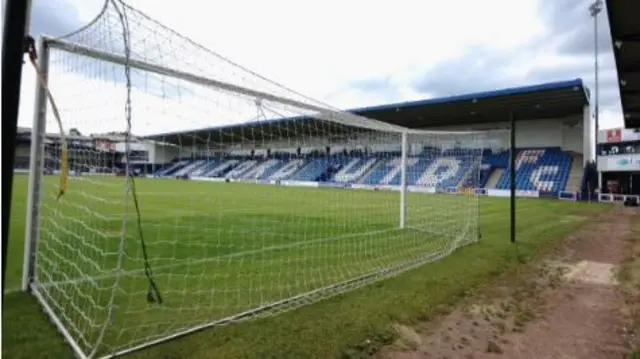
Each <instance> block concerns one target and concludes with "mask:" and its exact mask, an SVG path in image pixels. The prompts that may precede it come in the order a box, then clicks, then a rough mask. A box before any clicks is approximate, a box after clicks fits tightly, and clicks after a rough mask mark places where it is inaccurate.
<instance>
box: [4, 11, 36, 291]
mask: <svg viewBox="0 0 640 359" xmlns="http://www.w3.org/2000/svg"><path fill="white" fill-rule="evenodd" d="M30 9H31V1H30V0H7V1H6V2H5V8H4V27H3V36H2V77H3V79H2V103H3V104H4V106H3V109H2V152H3V154H4V156H3V157H4V158H5V159H4V160H3V164H2V171H3V173H2V182H3V184H2V224H3V225H2V298H3V302H4V288H5V275H6V272H7V248H8V246H9V224H10V223H11V197H12V196H11V195H12V190H13V166H14V163H15V155H16V136H17V133H18V110H19V108H20V86H21V84H22V62H23V58H24V56H23V54H24V40H25V35H26V33H27V29H28V26H29V11H30Z"/></svg>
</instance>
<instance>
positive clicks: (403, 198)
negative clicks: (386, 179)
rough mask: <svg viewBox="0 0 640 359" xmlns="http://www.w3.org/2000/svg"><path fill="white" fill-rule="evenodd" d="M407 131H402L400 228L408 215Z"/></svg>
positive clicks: (403, 226) (403, 225)
mask: <svg viewBox="0 0 640 359" xmlns="http://www.w3.org/2000/svg"><path fill="white" fill-rule="evenodd" d="M407 137H408V134H407V132H402V147H401V148H402V150H401V151H402V152H401V154H400V229H404V228H405V221H406V216H407V157H408V152H409V140H408V138H407Z"/></svg>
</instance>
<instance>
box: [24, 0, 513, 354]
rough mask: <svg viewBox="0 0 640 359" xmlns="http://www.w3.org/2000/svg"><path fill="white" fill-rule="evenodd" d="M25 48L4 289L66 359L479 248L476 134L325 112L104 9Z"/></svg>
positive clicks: (281, 306) (128, 14) (488, 144)
mask: <svg viewBox="0 0 640 359" xmlns="http://www.w3.org/2000/svg"><path fill="white" fill-rule="evenodd" d="M38 49H39V51H38V55H39V59H38V68H39V71H40V72H41V75H42V79H43V81H41V82H40V84H39V87H38V91H37V95H36V105H35V109H34V112H35V113H34V123H33V131H34V134H35V135H34V136H33V143H32V147H31V162H30V178H29V195H28V204H27V207H28V213H27V224H26V238H25V266H24V277H23V289H24V290H26V291H30V292H31V293H32V294H33V295H34V296H35V297H36V298H37V299H38V301H39V303H40V304H41V305H42V307H43V308H44V309H45V312H46V313H47V315H48V316H49V317H50V318H51V319H52V322H53V323H54V324H55V325H56V326H57V328H58V329H59V331H60V332H61V333H62V335H63V336H64V337H65V339H66V340H67V341H68V343H69V344H70V346H71V347H72V348H73V350H74V351H75V352H76V353H77V355H78V356H79V357H81V358H94V357H111V356H118V355H122V354H125V353H128V352H131V351H135V350H139V349H142V348H144V347H148V346H151V345H154V344H158V343H161V342H163V341H167V340H170V339H172V338H176V337H179V336H183V335H186V334H189V333H192V332H195V331H198V330H201V329H204V328H208V327H212V326H220V325H227V324H231V323H234V322H238V321H243V320H248V319H253V318H259V317H263V316H269V315H275V314H278V313H280V312H283V311H287V310H290V309H293V308H296V307H299V306H301V305H305V304H308V303H312V302H314V301H317V300H320V299H323V298H327V297H329V296H332V295H335V294H337V293H342V292H345V291H348V290H352V289H354V288H358V287H360V286H363V285H366V284H368V283H371V282H373V281H377V280H380V279H382V278H386V277H390V276H393V275H396V274H398V273H401V272H403V271H406V270H409V269H411V268H414V267H416V266H420V265H423V264H425V263H428V262H431V261H434V260H437V259H439V258H442V257H444V256H447V255H449V254H451V253H453V252H454V251H455V250H456V249H458V248H460V247H462V246H464V245H466V244H469V243H472V242H474V241H477V240H478V239H479V220H478V218H479V203H478V197H477V196H476V195H475V192H474V191H475V188H477V187H480V186H481V185H480V183H481V181H482V179H481V173H482V163H481V162H482V156H483V151H485V150H487V149H490V148H492V147H495V146H498V147H499V146H500V145H499V144H500V143H503V142H504V141H502V140H501V139H499V136H496V135H495V133H492V134H491V136H489V134H488V133H486V132H429V131H420V130H412V129H407V128H405V127H402V126H399V125H395V124H392V123H387V122H382V121H377V120H373V119H370V118H366V117H363V116H360V115H357V114H354V113H350V112H345V111H342V110H339V109H337V108H334V107H332V106H329V105H327V104H324V103H322V102H320V101H316V100H313V99H312V98H309V97H307V96H304V95H302V94H300V93H298V92H295V91H293V90H291V89H288V88H286V87H284V86H282V85H279V84H278V83H276V82H273V81H270V80H268V79H266V78H264V77H262V76H260V75H258V74H256V73H254V72H252V71H250V70H248V69H246V68H243V67H241V66H240V65H238V64H236V63H234V62H232V61H230V60H227V59H226V58H224V57H222V56H220V55H218V54H216V53H214V52H212V51H211V50H209V49H207V48H205V47H203V46H200V45H198V44H197V43H196V42H194V41H192V40H190V39H189V38H187V37H185V36H182V35H180V34H178V33H176V32H174V31H173V30H171V29H169V28H168V27H166V26H164V25H162V24H161V23H159V22H156V21H154V20H153V19H151V18H150V17H148V16H147V15H145V14H144V13H142V12H140V11H138V10H136V9H134V8H132V7H130V6H128V5H126V4H124V3H122V2H120V1H115V0H108V1H106V2H105V6H104V9H103V11H102V12H101V13H100V15H99V16H98V17H96V18H95V20H93V21H92V22H91V23H89V24H88V25H87V26H86V27H84V28H82V29H80V30H78V31H76V32H74V33H72V34H70V35H68V36H65V37H63V38H55V39H54V38H46V37H43V38H40V39H39V43H38ZM44 84H46V86H43V85H44ZM47 91H50V94H51V95H52V97H53V98H54V99H55V104H56V105H57V108H56V109H55V110H54V108H53V107H52V106H51V104H50V103H49V102H48V101H47ZM58 115H59V116H58ZM58 119H59V120H61V121H60V122H61V123H59V121H58ZM70 129H75V130H76V131H74V133H73V134H71V133H69V130H70ZM60 131H62V132H60ZM80 133H82V135H81V134H80ZM494 145H495V146H494ZM67 173H68V175H67Z"/></svg>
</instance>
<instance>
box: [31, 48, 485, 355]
mask: <svg viewBox="0 0 640 359" xmlns="http://www.w3.org/2000/svg"><path fill="white" fill-rule="evenodd" d="M37 43H38V45H37V48H38V54H39V59H38V64H39V69H40V71H41V74H42V76H43V78H44V79H45V81H46V80H47V79H48V77H49V68H50V66H49V59H50V51H51V50H52V49H55V50H62V51H66V52H69V53H75V54H77V55H79V56H86V57H90V58H93V59H97V60H101V61H107V62H111V63H115V64H118V65H122V66H130V67H131V68H135V69H138V70H142V71H147V72H150V73H154V74H158V75H163V76H170V77H175V78H179V79H182V80H185V81H189V82H192V83H195V84H199V85H203V86H208V87H216V88H220V89H224V90H227V91H230V92H234V93H238V94H244V95H248V96H253V97H256V98H264V99H267V100H272V101H275V102H279V103H283V104H286V105H290V106H295V107H298V108H301V109H304V110H308V111H312V112H313V113H316V114H318V115H319V116H324V117H325V118H337V115H338V114H339V113H340V112H341V111H339V110H337V109H336V110H334V109H332V108H330V109H328V108H323V107H318V106H314V105H312V104H309V103H303V102H299V101H296V100H293V99H287V98H283V97H280V96H275V95H272V94H269V93H264V92H261V91H256V90H253V89H249V88H245V87H241V86H238V85H234V84H229V83H225V82H222V81H218V80H213V79H208V78H204V77H200V76H197V75H194V74H191V73H187V72H181V71H177V70H174V69H170V68H166V67H162V66H158V65H154V64H150V63H146V62H143V61H139V60H135V59H129V58H125V57H124V56H119V55H115V54H112V53H107V52H103V51H100V50H96V49H92V48H89V47H86V46H82V45H78V44H74V43H71V42H68V41H66V40H63V39H56V38H52V37H47V36H42V37H40V38H39V39H38V40H37ZM46 118H47V90H46V88H45V87H44V86H43V84H42V83H40V82H38V83H37V84H36V94H35V101H34V113H33V127H32V133H31V148H30V163H29V179H28V194H27V209H26V223H25V227H26V229H25V238H24V262H23V273H22V290H23V291H25V292H30V293H32V294H33V295H34V296H35V298H36V299H37V301H38V302H39V304H40V305H41V306H42V308H43V309H44V311H45V313H46V314H47V316H48V317H49V318H50V319H51V321H52V322H53V324H54V325H55V326H56V328H57V329H58V330H59V331H60V333H61V334H62V336H63V337H64V339H65V340H66V341H67V343H68V344H69V345H70V347H71V348H72V350H73V351H74V352H75V353H76V355H77V356H78V357H80V358H92V357H93V356H94V354H95V353H87V352H85V351H84V350H83V349H82V347H81V346H80V345H79V343H78V342H77V341H76V340H75V339H74V337H73V335H71V333H70V332H69V331H68V330H67V329H66V328H65V325H64V324H63V322H62V321H61V320H60V318H59V317H58V316H57V314H56V313H55V311H54V310H53V308H52V307H50V305H49V304H48V303H47V300H46V299H45V297H44V296H43V295H42V293H40V292H39V290H38V286H37V285H34V283H36V282H37V278H36V277H35V276H36V275H37V271H36V267H37V252H38V241H39V236H40V232H39V228H40V210H39V205H40V202H41V197H42V196H41V186H42V180H43V173H44V162H45V136H46ZM358 125H360V123H358ZM362 125H363V128H366V125H367V124H366V123H363V124H362ZM370 126H372V127H371V129H377V130H382V131H390V132H395V133H396V134H398V137H399V138H400V141H401V157H400V163H401V165H400V167H401V168H400V184H399V187H398V192H399V194H398V195H399V199H400V201H399V202H400V206H399V208H398V229H405V228H410V227H407V225H406V217H407V191H408V173H407V170H408V169H407V167H408V157H409V152H410V146H409V136H411V135H421V134H429V133H434V134H436V133H442V134H446V133H454V134H471V133H479V132H485V131H455V132H447V131H444V132H438V131H421V130H412V129H407V128H404V127H401V126H396V125H392V124H386V123H385V124H384V128H383V129H380V128H378V127H374V126H373V125H370ZM125 176H129V173H128V172H127V173H125ZM478 224H479V223H478ZM425 260H426V259H421V260H417V261H410V262H407V263H404V264H402V265H401V266H398V267H389V268H387V269H385V270H384V271H382V272H380V273H373V274H367V275H365V276H363V277H358V278H353V279H352V280H349V281H346V282H340V283H335V284H333V285H331V286H328V287H322V288H317V289H315V290H313V291H311V292H308V293H304V295H299V296H295V297H290V298H288V299H285V300H282V301H279V302H275V303H271V304H268V305H267V306H264V307H260V308H256V309H253V310H251V311H250V312H244V313H238V314H236V315H234V316H233V317H230V318H231V319H229V318H225V319H222V320H220V321H215V322H210V323H207V324H203V325H200V326H198V327H192V328H189V329H187V330H184V331H182V332H179V333H173V334H170V335H168V336H165V337H162V338H160V339H157V340H153V341H150V342H146V343H144V344H141V345H138V346H135V347H129V348H126V349H123V350H120V351H118V352H116V353H112V354H109V355H107V357H113V356H119V355H123V354H126V353H130V352H134V351H137V350H140V349H143V348H146V347H150V346H153V345H156V344H159V343H162V342H165V341H168V340H171V339H174V338H178V337H182V336H184V335H187V334H190V333H193V332H197V331H200V330H203V329H206V328H209V327H212V326H216V325H223V324H226V323H230V322H233V321H236V320H241V319H243V317H245V316H248V315H250V314H252V313H255V312H260V311H264V310H265V309H268V308H278V307H280V306H284V305H287V304H289V303H305V302H307V301H312V299H308V298H313V297H315V296H319V295H322V293H326V292H333V291H335V292H338V291H340V289H341V288H348V287H351V286H352V285H353V284H354V283H356V282H359V281H362V280H367V279H370V278H375V277H380V278H383V277H387V276H389V275H390V274H392V273H398V272H401V271H404V270H407V269H410V268H414V267H417V266H419V265H422V264H424V263H425ZM120 265H121V264H120V263H119V264H118V266H120ZM116 269H120V268H119V267H118V268H116ZM365 277H366V278H365ZM303 296H304V297H308V298H304V297H303ZM110 322H111V319H109V320H107V322H106V323H105V328H108V326H109V324H110Z"/></svg>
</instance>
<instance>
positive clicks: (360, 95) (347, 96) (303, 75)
mask: <svg viewBox="0 0 640 359" xmlns="http://www.w3.org/2000/svg"><path fill="white" fill-rule="evenodd" d="M129 3H130V4H131V5H133V6H134V7H136V8H138V9H140V10H142V11H144V12H145V13H147V14H148V15H150V16H151V17H152V18H155V19H156V20H158V21H160V22H161V23H163V24H165V25H167V26H169V27H170V28H173V29H175V30H176V31H177V32H179V33H182V34H185V35H186V36H188V37H190V38H192V39H193V40H194V41H196V42H197V43H200V44H202V45H203V46H205V47H207V48H211V49H213V50H215V51H216V52H217V53H220V54H222V55H224V56H225V57H227V58H229V59H231V60H233V61H235V62H237V63H239V64H242V65H243V66H246V67H248V68H250V69H252V70H254V71H256V72H257V73H260V74H261V75H263V76H265V77H267V78H270V79H273V80H275V81H277V82H279V83H282V84H284V85H286V86H288V87H290V88H293V89H295V90H297V91H300V92H302V93H304V94H306V95H309V96H311V97H313V98H316V99H318V100H320V101H323V102H327V103H330V104H332V105H334V106H337V107H340V108H350V107H360V106H370V105H376V104H381V103H388V102H396V101H407V100H417V99H421V98H425V97H429V96H431V94H430V93H428V92H427V93H425V92H420V91H419V90H417V89H416V87H415V80H416V77H419V76H422V74H425V73H428V72H429V71H430V70H431V69H434V68H436V66H439V65H442V64H443V63H444V64H446V63H447V62H448V61H452V60H455V59H457V58H460V57H461V56H467V55H468V53H469V52H470V49H473V48H475V47H478V46H481V47H482V48H484V49H489V50H491V51H493V52H495V53H514V61H513V63H511V64H507V65H504V64H500V66H504V67H503V70H504V71H505V72H506V73H509V74H510V76H512V75H513V76H514V77H517V78H522V81H524V82H526V79H527V76H528V75H529V73H530V72H531V71H532V70H534V69H546V68H550V69H553V68H554V67H556V66H558V64H559V63H563V64H564V65H566V62H570V61H572V60H571V59H569V58H562V57H560V56H557V55H556V54H554V53H553V52H549V53H542V54H540V56H537V57H536V61H535V62H534V61H531V60H530V59H527V58H526V56H520V57H518V56H517V55H518V47H519V46H520V45H519V44H521V43H522V42H523V39H528V40H531V39H544V38H545V37H549V36H554V35H556V34H548V33H547V29H545V27H544V24H543V23H542V22H541V21H540V20H538V17H537V16H535V15H536V13H537V12H538V9H539V5H540V4H539V1H536V0H519V1H517V2H516V1H509V0H487V1H481V2H480V1H474V0H450V1H421V2H417V1H413V0H397V1H393V2H383V1H363V0H357V1H356V0H352V1H339V0H326V1H323V2H300V1H293V0H271V1H258V0H236V1H229V2H225V4H224V6H221V5H219V4H216V3H212V2H210V3H207V2H203V1H201V0H181V1H180V2H179V6H177V5H176V3H175V2H172V3H171V4H169V3H166V2H158V1H155V0H131V1H130V2H129ZM100 4H101V1H99V0H91V1H89V0H86V2H76V4H74V6H76V10H77V12H78V16H79V17H80V18H81V20H83V21H84V22H88V21H89V20H90V19H91V17H92V16H93V15H94V14H95V13H96V11H97V10H98V9H99V7H100ZM59 11H65V10H64V9H60V10H59ZM132 20H133V21H134V22H135V21H136V19H135V18H134V19H132ZM585 21H589V19H588V17H585ZM147 25H148V23H147ZM101 26H102V25H99V26H96V28H95V29H94V30H92V31H93V32H92V36H93V37H95V36H97V35H100V36H103V37H102V38H97V39H95V38H92V39H91V40H92V41H98V42H99V41H103V42H104V41H107V40H116V41H117V40H119V39H117V35H116V34H117V31H116V32H114V33H111V35H109V32H108V29H106V28H105V27H104V26H102V27H101ZM133 30H134V35H133V36H134V39H136V41H134V48H136V47H137V48H138V49H145V51H148V50H149V49H151V48H152V47H153V46H152V45H154V44H153V42H154V36H156V39H155V41H156V42H157V44H155V45H159V46H156V47H155V49H156V50H155V51H154V52H155V53H152V52H149V53H147V56H149V57H150V59H149V60H151V61H154V62H158V63H161V64H165V65H169V66H172V67H176V68H181V69H183V70H185V71H189V72H198V73H200V74H202V75H207V76H208V77H215V78H217V79H222V80H224V81H229V82H234V83H238V84H241V85H244V86H248V87H254V88H258V89H259V90H263V91H268V92H274V93H277V94H280V95H284V94H285V92H284V91H277V90H275V89H274V87H273V86H270V85H268V84H266V83H264V82H262V81H258V80H255V79H251V76H250V75H248V74H246V73H242V72H240V71H237V70H235V71H232V69H231V67H229V66H223V63H222V62H221V61H219V60H216V59H215V58H214V57H213V56H212V55H210V54H206V53H205V52H204V51H198V50H195V49H194V48H192V47H189V46H188V45H187V44H186V43H185V42H184V41H183V40H180V39H178V38H177V37H171V38H170V37H167V36H166V33H164V32H162V31H161V30H160V28H159V27H157V26H155V25H154V26H151V27H148V28H147V29H146V30H145V29H137V28H135V27H134V29H133ZM109 36H111V37H112V38H111V39H109ZM66 61H67V63H66V64H64V63H61V65H65V66H67V67H66V68H65V67H60V68H57V69H55V71H56V73H55V75H52V81H54V79H55V77H56V76H57V77H58V78H57V80H55V81H58V85H56V83H53V82H52V89H53V90H54V96H55V97H56V98H57V101H58V102H59V103H60V105H61V107H63V108H65V111H63V116H64V118H63V121H64V122H65V126H66V127H67V128H70V127H78V128H79V129H80V130H81V131H82V132H83V133H89V132H105V131H108V130H121V129H123V127H122V126H123V124H124V119H123V116H122V109H123V108H124V102H123V100H122V95H123V92H122V84H121V83H117V82H114V81H116V80H117V79H116V77H117V76H116V75H114V74H113V73H110V72H109V70H107V69H106V68H105V67H101V66H97V65H95V63H94V64H93V65H92V67H87V66H85V67H78V66H76V67H77V68H76V71H75V72H74V73H64V72H65V71H66V70H69V66H70V64H69V60H66ZM476 61H486V60H484V59H482V58H478V59H476ZM71 65H73V64H71ZM52 70H54V69H52ZM52 73H53V72H52ZM83 73H84V75H83ZM87 75H89V77H91V76H93V77H102V79H103V80H110V81H111V83H110V84H109V83H105V82H97V81H96V80H95V79H90V78H88V77H87ZM488 75H490V74H488ZM381 78H382V79H385V81H386V82H385V84H386V87H385V86H380V87H376V90H370V89H366V88H362V86H355V85H354V84H357V83H363V81H364V82H366V81H369V80H371V79H381ZM566 79H568V78H566V77H561V78H558V79H556V80H566ZM147 80H148V79H147ZM143 82H144V81H143ZM34 83H35V77H34V76H33V73H32V71H31V70H27V69H26V68H25V75H24V80H23V86H22V88H23V91H22V101H21V102H22V106H21V114H20V125H21V126H31V122H32V102H33V94H34ZM145 86H147V84H146V82H145V85H144V86H143V85H140V84H139V83H137V87H138V90H135V94H134V106H133V107H134V128H133V130H134V132H135V133H139V134H147V133H159V132H165V131H169V130H176V129H186V128H200V127H205V126H214V125H220V124H224V123H235V122H241V121H248V120H251V119H252V118H253V117H254V116H255V114H256V109H255V106H254V105H253V102H252V101H245V100H242V101H232V99H233V98H232V97H231V96H228V95H225V94H219V93H216V92H214V91H209V90H205V89H203V88H189V85H185V84H184V83H181V84H179V85H177V84H176V83H174V84H172V85H168V84H166V83H165V84H162V83H160V82H158V81H155V85H149V87H146V88H147V89H153V92H155V93H158V91H162V90H163V89H164V90H166V91H169V92H172V91H176V89H177V88H178V87H181V88H182V89H183V90H184V89H185V88H189V90H190V91H189V92H190V94H185V93H182V94H180V95H175V93H174V94H172V96H168V97H165V98H159V97H154V96H149V95H144V94H143V93H142V92H141V91H140V90H139V89H143V91H144V88H145ZM487 90H489V89H487ZM194 94H195V95H196V96H195V97H194V96H193V95H194ZM287 96H293V95H291V94H287ZM105 105H106V106H105ZM279 110H281V111H284V112H286V110H285V109H279ZM294 113H295V111H293V112H292V111H290V112H289V113H288V114H294ZM601 119H602V127H615V126H619V125H620V123H621V118H620V113H619V109H616V108H613V109H611V108H605V109H603V111H602V114H601ZM112 127H116V128H112ZM48 128H51V127H48Z"/></svg>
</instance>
